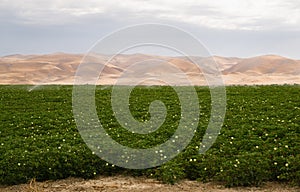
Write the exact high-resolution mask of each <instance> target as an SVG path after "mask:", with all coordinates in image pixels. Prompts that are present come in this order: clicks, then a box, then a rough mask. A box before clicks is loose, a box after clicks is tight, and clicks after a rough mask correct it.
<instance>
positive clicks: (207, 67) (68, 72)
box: [0, 53, 300, 85]
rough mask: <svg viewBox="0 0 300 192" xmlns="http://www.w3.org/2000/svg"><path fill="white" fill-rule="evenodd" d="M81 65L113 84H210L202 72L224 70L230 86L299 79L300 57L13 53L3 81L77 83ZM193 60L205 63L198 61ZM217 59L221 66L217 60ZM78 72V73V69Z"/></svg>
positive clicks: (3, 65)
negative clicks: (141, 82) (75, 77)
mask: <svg viewBox="0 0 300 192" xmlns="http://www.w3.org/2000/svg"><path fill="white" fill-rule="evenodd" d="M83 58H84V63H85V65H84V66H83V65H81V67H82V71H83V73H84V75H88V74H93V73H95V71H96V70H95V69H96V68H98V67H100V68H103V70H102V73H101V75H100V76H99V80H98V82H97V83H98V84H114V83H115V82H116V80H118V79H120V78H122V81H123V83H125V84H126V83H129V84H130V83H131V82H139V81H141V80H142V79H146V78H149V79H152V80H151V81H149V82H150V83H152V84H160V83H159V81H155V80H153V79H161V78H166V79H167V81H170V82H172V83H174V84H177V85H182V84H185V82H186V81H185V80H184V79H186V78H187V79H188V80H189V81H191V82H192V83H193V84H196V85H205V84H206V80H205V77H204V76H203V72H205V73H206V74H208V75H211V76H214V75H215V74H216V72H220V73H222V78H223V81H224V83H225V84H226V85H233V84H284V83H286V84H300V61H299V60H293V59H289V58H285V57H282V56H277V55H263V56H257V57H252V58H237V57H220V56H213V57H189V58H187V57H167V56H155V55H145V54H132V55H124V54H120V55H117V56H115V57H112V56H110V55H99V54H90V55H88V56H86V57H85V55H83V54H66V53H53V54H46V55H20V54H16V55H8V56H3V57H0V84H73V83H74V76H75V75H76V70H77V68H78V67H79V65H80V63H81V62H82V61H83ZM193 61H196V62H197V63H199V64H200V67H198V66H196V65H195V64H194V63H193ZM214 62H215V63H217V66H215V65H213V63H214ZM77 75H78V74H77Z"/></svg>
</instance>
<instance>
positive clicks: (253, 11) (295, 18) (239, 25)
mask: <svg viewBox="0 0 300 192" xmlns="http://www.w3.org/2000/svg"><path fill="white" fill-rule="evenodd" d="M2 10H5V11H6V12H8V11H9V12H11V14H12V15H14V16H15V17H16V18H18V20H15V22H19V23H22V24H34V25H62V24H66V23H78V22H80V21H84V20H86V19H91V18H92V17H103V16H105V17H111V18H114V19H122V20H128V21H130V20H134V21H135V22H138V21H139V20H142V21H145V20H146V21H149V22H151V21H152V20H159V19H162V20H166V21H170V22H176V21H179V22H183V23H187V24H192V25H194V26H196V27H197V26H198V27H199V26H201V27H207V28H215V29H227V30H270V29H274V28H281V27H284V28H286V29H287V30H289V29H297V28H298V26H299V25H300V1H297V0H273V1H269V0H260V1H252V0H244V1H240V0H226V1H216V0H215V1H214V0H202V1H197V0H187V1H174V0H151V1H149V0H148V1H145V0H144V1H141V0H127V1H122V0H114V1H106V0H86V1H80V0H73V1H67V0H52V1H49V0H47V1H45V0H27V1H23V0H10V1H9V0H2V2H1V5H0V11H2Z"/></svg>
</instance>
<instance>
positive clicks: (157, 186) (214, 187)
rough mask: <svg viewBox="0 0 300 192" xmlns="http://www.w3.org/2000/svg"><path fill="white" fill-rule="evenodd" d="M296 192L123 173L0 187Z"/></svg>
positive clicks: (7, 191) (23, 191) (22, 190)
mask: <svg viewBox="0 0 300 192" xmlns="http://www.w3.org/2000/svg"><path fill="white" fill-rule="evenodd" d="M71 191H72V192H73V191H75V192H96V191H101V192H105V191H113V192H129V191H130V192H138V191H143V192H159V191H163V192H177V191H186V192H200V191H201V192H202V191H203V192H204V191H205V192H210V191H214V192H215V191H216V192H236V191H239V192H246V191H259V192H269V191H272V192H296V191H297V192H300V188H299V187H297V188H296V187H290V186H287V185H284V184H279V183H266V184H265V185H263V186H261V187H238V188H225V187H224V186H222V185H219V184H216V183H200V182H197V181H187V180H184V181H182V182H179V183H177V184H175V185H168V184H163V183H161V182H159V181H156V180H153V179H147V178H141V177H139V178H134V177H125V176H114V177H98V178H96V179H91V180H84V179H79V178H68V179H63V180H58V181H45V182H35V181H32V182H31V183H28V184H21V185H14V186H6V187H5V186H0V192H71Z"/></svg>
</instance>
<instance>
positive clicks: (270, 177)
mask: <svg viewBox="0 0 300 192" xmlns="http://www.w3.org/2000/svg"><path fill="white" fill-rule="evenodd" d="M30 88H31V86H29V85H14V86H5V85H3V86H0V110H1V115H0V121H1V124H0V154H1V156H0V167H1V169H0V184H1V185H12V184H20V183H26V182H28V181H30V180H31V179H33V178H35V179H36V180H37V181H44V180H56V179H63V178H68V177H79V178H95V177H98V176H102V175H103V176H114V175H124V176H139V177H147V178H154V179H158V180H159V181H162V182H165V183H171V184H173V183H176V182H179V181H180V180H183V179H188V180H197V181H202V182H219V183H222V185H224V186H228V187H233V186H259V185H261V184H263V183H264V182H270V181H271V182H279V183H281V182H282V183H288V184H292V185H299V183H300V140H299V139H300V95H299V93H300V86H299V85H282V86H277V85H268V86H229V87H226V91H227V112H226V117H225V121H224V125H223V127H222V129H221V133H220V135H219V136H218V138H217V140H216V142H215V143H214V145H213V146H212V147H211V148H210V149H209V150H208V151H207V152H206V153H205V154H198V151H199V145H200V143H201V138H202V136H203V134H204V133H205V129H206V127H207V125H208V121H209V117H210V92H209V89H208V88H207V87H196V90H197V94H198V97H199V105H200V112H201V113H200V118H199V119H200V121H199V125H198V129H197V132H196V134H195V136H194V138H193V139H192V141H191V143H190V144H189V145H188V147H186V149H185V150H184V151H183V152H181V153H180V154H179V155H178V156H176V157H175V158H174V159H172V160H171V161H169V162H167V163H166V164H164V165H162V166H159V167H155V168H150V169H145V170H129V169H124V168H120V167H117V166H115V165H112V164H109V163H107V162H106V161H104V160H101V159H100V158H99V157H97V156H96V155H95V154H93V152H92V151H91V150H90V149H89V148H88V147H87V146H86V144H85V143H84V142H83V140H82V139H81V137H80V134H79V132H78V130H77V128H76V124H75V121H74V118H73V113H72V86H58V85H57V86H55V85H48V86H40V87H36V88H35V89H33V90H31V91H29V90H30ZM182 90H183V91H184V87H182ZM110 94H111V87H109V86H97V88H96V99H95V101H96V105H97V112H98V116H99V119H100V121H101V122H102V124H103V126H104V128H105V129H106V131H107V132H108V134H109V135H110V136H111V137H112V138H113V139H114V140H116V141H118V142H119V143H121V144H122V145H126V146H128V147H133V148H150V147H153V146H155V145H158V144H160V143H163V142H165V141H166V140H168V138H170V137H171V136H172V134H173V133H174V131H175V130H176V125H178V122H179V120H180V104H179V99H178V97H177V96H176V93H175V91H174V90H173V89H172V88H171V87H165V86H154V87H137V88H135V89H134V90H133V92H132V94H131V97H130V109H131V113H132V114H133V116H134V117H135V118H136V119H138V120H140V121H144V120H148V119H149V118H150V115H149V113H148V109H149V104H150V103H151V102H152V101H154V100H158V99H159V100H161V101H163V102H164V103H165V105H166V108H167V109H168V111H167V112H168V113H167V116H166V120H165V122H164V124H163V125H162V126H161V127H160V128H159V129H158V130H157V131H155V132H153V133H150V134H147V135H140V134H134V133H130V132H128V131H127V130H125V129H124V128H122V127H121V126H120V125H119V123H118V122H117V120H116V119H115V117H114V112H113V111H112V108H111V106H110V102H108V101H110Z"/></svg>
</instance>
